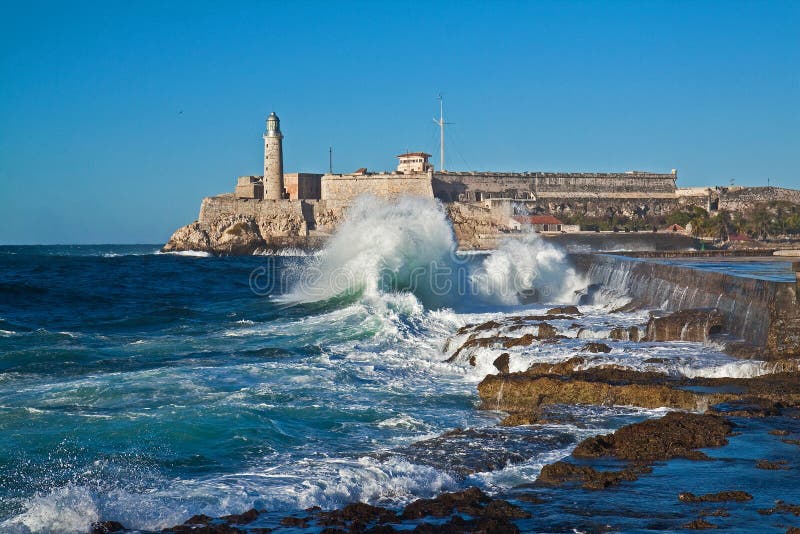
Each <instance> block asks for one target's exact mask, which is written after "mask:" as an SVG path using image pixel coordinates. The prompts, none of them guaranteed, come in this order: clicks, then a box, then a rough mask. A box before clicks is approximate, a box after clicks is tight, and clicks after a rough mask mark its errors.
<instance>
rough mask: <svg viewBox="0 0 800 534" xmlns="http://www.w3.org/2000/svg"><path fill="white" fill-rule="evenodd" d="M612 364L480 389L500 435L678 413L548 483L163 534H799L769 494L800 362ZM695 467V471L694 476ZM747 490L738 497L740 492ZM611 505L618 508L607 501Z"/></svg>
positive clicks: (581, 459)
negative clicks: (719, 372) (714, 533)
mask: <svg viewBox="0 0 800 534" xmlns="http://www.w3.org/2000/svg"><path fill="white" fill-rule="evenodd" d="M581 316H582V314H581V311H580V310H579V309H578V308H577V307H574V306H567V307H559V308H553V309H551V310H548V312H547V313H545V314H542V315H528V316H509V317H503V318H502V319H498V320H491V321H487V322H484V323H480V324H472V325H466V326H464V327H462V328H461V329H460V330H459V331H457V332H455V333H454V336H453V337H452V338H451V340H450V341H449V342H448V344H447V346H446V347H445V351H446V352H447V353H449V354H450V356H449V357H448V358H446V359H447V360H448V361H450V362H459V361H462V362H463V361H466V362H467V363H468V364H472V365H476V361H475V359H476V355H475V354H476V353H475V352H474V351H476V350H486V349H491V350H493V351H498V352H499V351H503V350H514V349H519V348H525V347H530V346H532V345H537V344H538V345H549V344H558V343H562V342H567V341H568V340H570V339H574V338H572V336H570V335H567V334H569V333H570V332H573V331H577V332H578V334H577V336H576V337H578V338H580V332H581V327H580V324H579V322H580V318H581ZM553 323H558V324H562V325H563V324H567V323H570V324H569V325H568V326H569V330H568V331H562V330H560V329H559V328H557V327H556V326H554V325H553ZM723 324H724V322H723V321H721V320H720V318H719V314H717V313H716V312H715V310H708V309H705V310H682V311H680V312H677V313H673V314H669V315H652V316H651V318H650V320H649V321H648V323H647V325H642V326H630V325H626V326H619V327H614V328H610V330H609V333H608V337H609V338H608V339H607V341H608V343H611V344H613V343H615V342H619V341H626V342H633V343H639V342H650V343H658V342H663V341H669V340H674V339H681V340H684V341H686V340H691V341H695V342H702V341H707V340H708V337H709V333H712V334H713V333H717V332H718V330H719V328H718V327H721V326H722V325H723ZM607 349H608V350H607ZM610 350H611V348H610V346H609V345H608V344H607V343H606V342H603V341H601V340H593V341H588V342H586V343H584V344H583V345H582V346H581V348H580V350H579V351H578V352H577V354H575V355H574V356H573V357H571V358H569V359H567V360H565V361H560V362H554V363H535V364H532V365H530V366H529V367H528V368H527V369H525V370H524V371H516V372H509V362H510V356H509V353H507V352H501V353H500V355H499V356H498V357H497V358H495V359H494V361H493V364H494V367H495V368H496V370H497V373H495V374H488V375H487V376H486V377H485V378H484V379H483V380H482V381H481V382H480V384H479V385H478V393H479V397H480V399H481V404H480V408H481V409H484V410H493V411H501V412H504V413H506V414H507V415H506V417H505V419H504V420H503V421H502V422H501V426H499V427H497V428H498V431H499V429H500V428H503V427H506V428H509V427H514V426H517V425H533V426H530V427H525V428H531V429H535V428H537V427H540V426H541V427H542V428H545V427H548V425H559V424H564V423H570V424H571V423H573V422H574V421H571V420H570V419H569V417H570V416H569V413H568V412H569V410H568V407H570V406H584V407H591V406H597V407H607V406H633V407H640V408H669V409H672V410H678V411H670V412H668V413H666V414H665V415H663V416H662V417H659V418H656V419H652V418H651V419H645V420H643V421H640V422H636V423H632V424H628V425H625V426H622V427H621V428H618V429H617V430H616V431H614V432H612V433H610V434H599V435H593V436H590V437H588V438H586V439H584V440H582V441H580V442H579V443H577V445H576V446H575V447H574V448H573V449H572V452H571V453H570V454H569V455H568V456H567V457H566V458H561V459H559V460H557V461H554V462H551V463H548V464H546V465H544V466H542V468H541V471H540V472H539V475H538V477H537V478H536V479H535V480H532V481H531V482H530V483H528V484H522V485H519V486H517V487H514V488H512V489H510V490H508V491H505V492H502V493H501V494H500V495H497V496H496V497H492V496H488V495H486V494H485V493H484V492H483V491H481V490H480V489H478V488H476V487H472V488H469V489H466V490H463V491H458V492H454V493H443V494H441V495H439V496H438V497H436V498H433V499H419V500H416V501H414V502H412V503H410V504H408V505H407V506H406V507H405V508H403V509H402V510H397V509H392V508H386V507H381V506H372V505H368V504H364V503H352V504H349V505H347V506H345V507H343V508H341V509H338V510H321V509H319V508H311V509H308V510H305V511H304V512H302V513H296V514H291V515H281V514H275V513H269V512H267V511H265V510H255V509H253V510H250V511H248V512H245V513H243V514H238V515H231V516H225V517H220V518H211V517H207V516H195V517H192V518H190V519H189V520H187V521H186V522H185V523H184V524H182V525H176V526H174V527H171V528H167V529H164V530H162V531H161V532H162V533H173V532H174V533H189V532H191V533H213V534H229V533H241V532H253V533H265V532H291V533H299V532H308V533H310V532H320V533H325V534H342V533H373V534H381V533H390V532H401V531H402V532H417V533H434V532H437V533H467V532H482V533H513V532H535V531H539V530H542V529H544V530H547V531H556V532H560V531H564V532H566V531H573V530H572V529H579V530H582V531H597V532H602V531H617V530H629V529H631V528H633V525H636V528H645V529H653V530H694V529H713V528H731V527H733V526H736V527H737V528H739V527H741V526H742V525H746V526H745V528H744V530H748V529H751V530H752V528H757V529H758V530H761V531H775V532H784V531H785V532H792V533H797V532H798V530H797V529H798V528H800V495H785V496H784V495H776V494H775V492H774V491H772V490H770V489H769V484H770V483H769V481H772V484H775V481H781V480H783V481H785V480H786V478H785V477H787V476H789V477H791V476H793V472H795V471H796V470H797V469H800V460H798V458H800V455H798V454H797V453H798V452H800V449H797V447H798V446H800V372H798V362H800V360H798V359H795V358H792V359H783V360H779V361H774V362H771V363H770V365H771V368H770V369H768V370H767V372H765V373H764V374H761V375H760V376H754V377H750V378H709V377H695V378H690V377H686V376H679V375H672V374H668V373H664V372H656V371H643V370H634V369H629V368H625V367H624V366H621V365H618V364H607V363H603V362H602V360H598V358H599V357H600V356H603V355H606V354H607V353H608V352H609V351H610ZM598 355H600V356H598ZM481 432H483V433H484V434H486V433H491V432H492V430H491V429H487V430H471V429H465V430H462V429H456V430H454V431H451V432H448V433H445V434H443V435H441V436H439V437H438V438H434V439H433V440H427V441H425V442H420V443H419V444H414V445H412V446H411V447H418V448H421V449H424V450H428V451H430V450H437V448H441V445H442V444H443V443H448V442H453V441H456V440H461V441H463V442H464V443H469V442H474V443H480V442H481V439H483V438H485V437H486V436H483V435H481ZM512 439H522V438H519V436H515V437H513V438H512ZM536 439H538V438H536ZM740 443H742V444H743V445H740ZM759 455H763V456H764V457H759ZM517 460H520V458H514V457H513V456H504V455H502V454H500V455H498V454H493V453H488V452H483V453H480V454H479V455H478V457H477V460H476V463H475V465H474V467H470V466H467V465H464V466H462V467H461V469H462V475H463V476H468V475H469V474H470V473H473V472H475V471H476V470H487V469H488V470H494V469H501V468H502V467H503V466H505V465H507V463H508V462H514V461H517ZM686 462H689V463H690V464H692V465H691V466H690V467H687V466H686V465H685V464H686ZM734 464H745V465H746V466H747V465H749V468H747V469H752V473H754V475H753V476H754V477H757V478H758V480H759V481H760V482H759V483H758V484H747V485H743V484H742V482H741V480H740V479H739V478H737V477H733V476H731V475H730V473H729V472H730V470H731V469H732V468H731V466H732V465H734ZM673 466H683V467H682V468H680V469H677V468H675V467H673ZM739 468H740V469H741V466H739ZM695 472H702V473H703V477H700V478H698V477H696V476H694V475H693V473H695ZM755 473H758V474H757V475H756V474H755ZM664 477H667V478H668V479H669V480H670V484H669V486H670V487H674V488H675V491H673V492H671V493H669V492H664V491H663V482H661V484H662V486H659V488H660V490H659V491H658V492H656V493H657V494H654V495H646V494H647V491H648V487H649V486H651V485H653V484H654V483H658V482H659V481H661V479H663V478H664ZM670 477H671V478H670ZM737 480H738V481H739V482H738V485H737V484H736V483H734V482H735V481H737ZM729 482H730V484H729ZM724 484H729V485H724ZM723 485H724V486H723ZM778 485H779V484H778ZM598 491H602V492H604V493H603V494H604V495H606V497H600V496H599V494H597V492H598ZM667 493H669V494H667ZM643 495H644V496H645V498H644V499H643ZM621 496H623V497H624V498H622V500H621V501H620V500H619V499H620V498H621ZM774 497H779V498H774ZM646 498H650V499H651V500H652V499H655V500H657V501H663V502H664V510H665V511H664V512H660V511H659V512H658V513H654V512H652V511H648V509H649V508H647V507H648V506H649V502H648V501H647V500H646ZM606 499H610V500H611V502H612V504H609V503H608V502H606ZM626 499H627V500H626ZM637 503H638V504H637ZM609 506H611V507H612V508H613V510H614V511H613V513H611V512H610V510H609V508H608V507H609ZM639 506H641V507H642V508H639ZM597 518H600V519H597ZM603 518H605V519H603ZM754 518H756V519H754ZM755 525H757V526H755ZM92 532H93V533H98V534H99V533H108V532H129V531H128V530H127V529H126V528H125V527H124V526H123V525H121V524H119V523H116V522H113V521H111V522H102V523H97V524H95V525H94V526H93V530H92Z"/></svg>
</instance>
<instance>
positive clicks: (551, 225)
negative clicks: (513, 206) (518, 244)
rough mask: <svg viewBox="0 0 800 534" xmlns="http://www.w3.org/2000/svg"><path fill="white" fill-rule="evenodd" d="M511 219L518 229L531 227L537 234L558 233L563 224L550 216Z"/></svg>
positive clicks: (519, 216) (518, 216) (526, 216)
mask: <svg viewBox="0 0 800 534" xmlns="http://www.w3.org/2000/svg"><path fill="white" fill-rule="evenodd" d="M511 219H512V221H514V222H516V223H517V225H519V226H518V228H520V229H521V228H522V227H523V226H531V227H533V229H534V230H535V231H537V232H560V231H561V230H562V226H563V223H562V222H561V221H559V220H558V219H556V218H555V217H553V216H552V215H516V216H514V217H512V218H511ZM512 224H513V223H512ZM517 225H514V227H517Z"/></svg>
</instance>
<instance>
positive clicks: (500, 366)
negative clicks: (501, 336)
mask: <svg viewBox="0 0 800 534" xmlns="http://www.w3.org/2000/svg"><path fill="white" fill-rule="evenodd" d="M510 359H511V356H510V355H509V354H508V353H507V352H504V353H503V354H501V355H500V356H498V357H497V358H495V360H494V361H493V362H492V365H494V366H495V368H497V370H498V371H500V372H501V373H505V374H508V362H509V360H510Z"/></svg>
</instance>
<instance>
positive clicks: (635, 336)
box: [608, 326, 639, 341]
mask: <svg viewBox="0 0 800 534" xmlns="http://www.w3.org/2000/svg"><path fill="white" fill-rule="evenodd" d="M608 338H609V339H611V340H613V341H639V327H638V326H631V327H628V328H625V327H624V326H615V327H614V328H612V329H611V332H609V334H608Z"/></svg>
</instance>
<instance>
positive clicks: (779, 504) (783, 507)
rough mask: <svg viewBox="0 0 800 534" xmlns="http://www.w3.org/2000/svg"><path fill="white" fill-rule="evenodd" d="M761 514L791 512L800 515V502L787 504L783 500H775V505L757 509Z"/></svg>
mask: <svg viewBox="0 0 800 534" xmlns="http://www.w3.org/2000/svg"><path fill="white" fill-rule="evenodd" d="M758 513H759V514H761V515H772V514H774V513H785V514H793V515H796V516H798V517H800V504H789V503H786V502H783V501H775V506H773V507H772V508H767V509H761V510H759V511H758Z"/></svg>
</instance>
